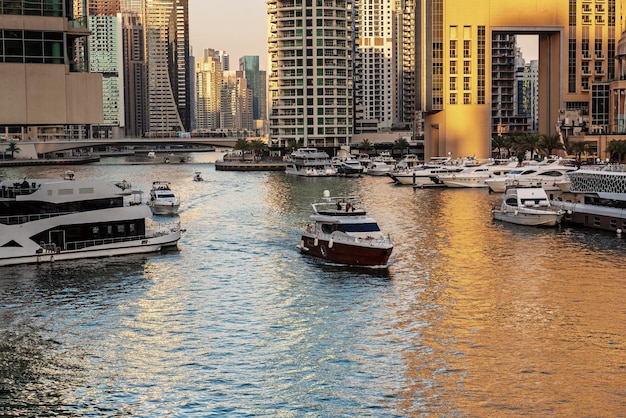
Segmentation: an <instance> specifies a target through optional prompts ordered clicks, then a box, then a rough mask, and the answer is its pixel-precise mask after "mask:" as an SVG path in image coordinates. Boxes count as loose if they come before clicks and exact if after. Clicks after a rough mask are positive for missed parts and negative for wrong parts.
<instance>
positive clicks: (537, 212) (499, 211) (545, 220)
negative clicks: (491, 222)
mask: <svg viewBox="0 0 626 418" xmlns="http://www.w3.org/2000/svg"><path fill="white" fill-rule="evenodd" d="M564 215H565V211H564V210H562V209H559V208H557V207H554V206H552V205H550V200H549V199H548V195H547V194H546V191H545V190H544V189H543V188H542V187H510V188H508V189H507V190H506V191H505V193H504V194H503V195H502V204H501V205H500V207H499V208H494V209H493V210H492V211H491V216H492V217H493V219H495V220H498V221H504V222H510V223H513V224H517V225H528V226H555V225H558V224H560V223H561V220H562V219H563V216H564Z"/></svg>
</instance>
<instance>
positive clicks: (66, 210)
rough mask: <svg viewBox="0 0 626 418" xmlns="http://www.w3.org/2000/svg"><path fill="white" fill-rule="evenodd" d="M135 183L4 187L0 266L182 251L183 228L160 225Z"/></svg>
mask: <svg viewBox="0 0 626 418" xmlns="http://www.w3.org/2000/svg"><path fill="white" fill-rule="evenodd" d="M138 193H139V192H138V191H137V192H135V191H133V190H132V189H131V188H130V187H129V183H127V182H125V181H123V182H118V183H115V182H106V181H100V180H82V179H81V180H60V179H59V180H57V179H31V180H26V179H24V180H23V181H21V182H20V181H18V182H7V181H3V182H1V183H0V266H7V265H15V264H28V263H49V262H56V261H62V260H75V259H81V258H97V257H109V256H118V255H126V254H140V253H150V252H157V251H161V249H164V248H167V247H176V246H177V243H178V241H179V239H180V236H181V231H182V230H181V228H180V223H175V224H170V225H162V226H159V225H157V224H154V223H153V222H152V220H151V219H149V217H150V209H148V207H147V205H145V204H142V203H141V201H140V200H139V201H138V200H136V199H133V196H136V194H138Z"/></svg>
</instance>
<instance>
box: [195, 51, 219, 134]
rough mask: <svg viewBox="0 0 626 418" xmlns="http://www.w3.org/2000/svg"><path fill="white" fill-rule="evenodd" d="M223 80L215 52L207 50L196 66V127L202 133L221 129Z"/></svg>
mask: <svg viewBox="0 0 626 418" xmlns="http://www.w3.org/2000/svg"><path fill="white" fill-rule="evenodd" d="M222 78H223V70H222V64H221V63H220V61H219V60H218V59H217V58H216V57H215V51H214V50H212V49H205V50H204V56H203V57H202V58H201V59H200V60H198V63H197V64H196V125H197V128H198V130H200V131H211V130H216V129H218V128H219V127H220V110H221V104H222V98H221V94H222Z"/></svg>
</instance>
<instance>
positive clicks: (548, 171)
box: [485, 159, 578, 193]
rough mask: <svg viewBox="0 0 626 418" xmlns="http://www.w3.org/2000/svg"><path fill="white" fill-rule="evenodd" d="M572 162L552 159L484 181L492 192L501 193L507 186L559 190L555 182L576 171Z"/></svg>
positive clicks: (576, 167)
mask: <svg viewBox="0 0 626 418" xmlns="http://www.w3.org/2000/svg"><path fill="white" fill-rule="evenodd" d="M577 169H578V166H576V164H575V161H574V160H570V159H554V160H550V161H548V162H546V163H541V164H534V165H527V166H525V167H520V168H518V169H515V170H512V171H509V172H508V173H507V174H505V175H502V176H494V177H492V178H489V179H486V180H485V183H487V186H488V187H489V189H490V190H491V191H492V192H496V193H503V192H504V191H505V189H506V188H507V186H540V187H543V188H544V189H545V190H548V191H550V190H559V187H558V185H557V182H558V181H559V180H562V179H564V178H565V175H566V174H567V173H569V172H572V171H576V170H577Z"/></svg>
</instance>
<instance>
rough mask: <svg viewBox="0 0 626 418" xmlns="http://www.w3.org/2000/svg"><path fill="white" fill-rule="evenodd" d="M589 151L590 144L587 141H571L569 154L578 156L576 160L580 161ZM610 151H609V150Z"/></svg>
mask: <svg viewBox="0 0 626 418" xmlns="http://www.w3.org/2000/svg"><path fill="white" fill-rule="evenodd" d="M588 150H589V144H588V143H587V142H585V141H571V142H570V143H569V149H568V152H569V153H570V154H574V155H576V159H577V160H578V161H580V159H581V157H582V155H583V154H586V153H587V151H588ZM607 151H608V149H607Z"/></svg>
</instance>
